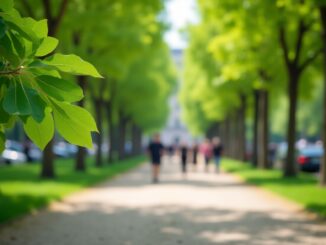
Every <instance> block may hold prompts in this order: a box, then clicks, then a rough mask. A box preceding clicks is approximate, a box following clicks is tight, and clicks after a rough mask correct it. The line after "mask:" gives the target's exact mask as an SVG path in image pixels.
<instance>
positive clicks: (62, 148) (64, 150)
mask: <svg viewBox="0 0 326 245" xmlns="http://www.w3.org/2000/svg"><path fill="white" fill-rule="evenodd" d="M77 150H78V147H77V146H75V145H72V144H69V143H66V142H64V141H59V142H56V143H55V144H54V146H53V152H54V154H55V155H56V156H57V157H62V158H69V157H73V156H75V155H76V153H77Z"/></svg>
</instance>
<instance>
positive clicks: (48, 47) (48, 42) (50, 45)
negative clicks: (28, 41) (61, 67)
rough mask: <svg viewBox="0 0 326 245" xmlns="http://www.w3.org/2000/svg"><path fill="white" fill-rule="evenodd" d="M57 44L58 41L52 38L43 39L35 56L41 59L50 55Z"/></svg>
mask: <svg viewBox="0 0 326 245" xmlns="http://www.w3.org/2000/svg"><path fill="white" fill-rule="evenodd" d="M58 43H59V41H58V39H56V38H54V37H46V38H44V39H43V41H42V43H41V45H40V47H39V48H38V49H37V51H36V54H35V56H38V57H42V56H45V55H47V54H49V53H51V52H52V51H53V50H55V49H56V47H57V46H58Z"/></svg>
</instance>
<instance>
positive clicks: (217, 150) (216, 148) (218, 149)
mask: <svg viewBox="0 0 326 245" xmlns="http://www.w3.org/2000/svg"><path fill="white" fill-rule="evenodd" d="M222 153H223V146H222V144H221V140H220V138H219V137H215V138H213V155H214V162H215V171H216V173H219V172H220V163H221V157H222Z"/></svg>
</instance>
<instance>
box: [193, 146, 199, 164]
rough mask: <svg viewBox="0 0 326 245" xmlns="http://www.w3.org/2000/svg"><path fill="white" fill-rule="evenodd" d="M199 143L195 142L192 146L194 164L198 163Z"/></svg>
mask: <svg viewBox="0 0 326 245" xmlns="http://www.w3.org/2000/svg"><path fill="white" fill-rule="evenodd" d="M197 155H198V145H197V143H195V144H194V145H193V147H192V163H193V164H194V166H196V165H197Z"/></svg>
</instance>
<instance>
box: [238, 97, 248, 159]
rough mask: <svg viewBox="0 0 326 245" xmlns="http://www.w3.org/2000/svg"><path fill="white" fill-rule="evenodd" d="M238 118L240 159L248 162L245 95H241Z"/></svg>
mask: <svg viewBox="0 0 326 245" xmlns="http://www.w3.org/2000/svg"><path fill="white" fill-rule="evenodd" d="M238 117H239V120H238V147H239V148H238V159H239V160H240V161H246V160H247V159H246V158H247V157H246V96H244V95H241V106H240V108H239V114H238Z"/></svg>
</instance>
